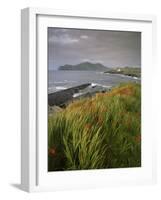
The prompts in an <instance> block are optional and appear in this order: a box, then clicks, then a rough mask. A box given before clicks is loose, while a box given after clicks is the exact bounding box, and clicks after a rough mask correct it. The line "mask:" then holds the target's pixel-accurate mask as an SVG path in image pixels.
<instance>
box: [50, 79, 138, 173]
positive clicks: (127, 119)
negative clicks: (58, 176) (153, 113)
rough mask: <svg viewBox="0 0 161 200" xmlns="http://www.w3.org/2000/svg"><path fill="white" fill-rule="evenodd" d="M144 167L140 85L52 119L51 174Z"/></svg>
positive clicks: (130, 85) (93, 99) (86, 101)
mask: <svg viewBox="0 0 161 200" xmlns="http://www.w3.org/2000/svg"><path fill="white" fill-rule="evenodd" d="M140 166H141V85H140V84H136V83H127V84H123V85H120V86H118V87H115V88H113V89H112V90H111V91H110V92H106V93H97V94H96V95H95V96H93V97H91V98H84V99H81V100H76V101H74V102H73V103H70V104H69V105H68V106H67V107H66V108H65V109H63V110H61V111H60V112H58V113H56V114H53V115H50V116H49V119H48V170H49V171H61V170H81V169H104V168H124V167H140Z"/></svg>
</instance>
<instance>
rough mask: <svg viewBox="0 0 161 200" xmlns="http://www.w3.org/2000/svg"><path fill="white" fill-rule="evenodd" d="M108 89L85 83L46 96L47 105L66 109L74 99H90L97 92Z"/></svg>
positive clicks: (107, 88)
mask: <svg viewBox="0 0 161 200" xmlns="http://www.w3.org/2000/svg"><path fill="white" fill-rule="evenodd" d="M109 90H110V87H104V86H101V85H99V84H94V83H85V84H81V85H78V86H75V87H71V88H68V89H65V90H60V91H57V92H53V93H49V94H48V105H49V106H50V107H52V106H59V107H62V108H63V107H66V105H68V104H69V103H70V102H72V101H73V100H76V99H80V98H85V97H92V96H93V95H95V94H96V93H98V92H101V93H103V92H106V91H109Z"/></svg>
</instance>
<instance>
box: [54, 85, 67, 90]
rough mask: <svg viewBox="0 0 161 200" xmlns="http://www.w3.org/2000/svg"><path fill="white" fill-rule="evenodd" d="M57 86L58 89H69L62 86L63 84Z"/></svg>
mask: <svg viewBox="0 0 161 200" xmlns="http://www.w3.org/2000/svg"><path fill="white" fill-rule="evenodd" d="M55 88H56V90H65V89H67V88H66V87H62V86H57V87H55Z"/></svg>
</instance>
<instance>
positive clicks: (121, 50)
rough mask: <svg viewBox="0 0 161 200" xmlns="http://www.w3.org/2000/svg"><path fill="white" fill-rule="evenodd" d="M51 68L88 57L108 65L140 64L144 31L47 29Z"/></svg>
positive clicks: (87, 58) (90, 59)
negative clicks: (142, 32)
mask: <svg viewBox="0 0 161 200" xmlns="http://www.w3.org/2000/svg"><path fill="white" fill-rule="evenodd" d="M48 59H49V61H48V63H49V68H50V69H57V68H58V67H59V66H60V65H64V64H78V63H79V62H84V61H85V60H88V61H90V62H97V61H99V62H101V63H102V64H104V65H106V66H108V67H114V66H125V65H126V66H127V65H128V66H140V65H141V33H139V32H123V31H122V32H121V31H103V30H82V29H80V30H79V29H64V28H48Z"/></svg>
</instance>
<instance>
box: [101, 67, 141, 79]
mask: <svg viewBox="0 0 161 200" xmlns="http://www.w3.org/2000/svg"><path fill="white" fill-rule="evenodd" d="M105 73H111V74H123V75H127V76H133V77H141V68H139V67H138V68H137V67H123V68H115V69H110V70H108V71H107V72H105Z"/></svg>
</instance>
